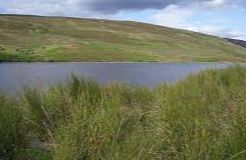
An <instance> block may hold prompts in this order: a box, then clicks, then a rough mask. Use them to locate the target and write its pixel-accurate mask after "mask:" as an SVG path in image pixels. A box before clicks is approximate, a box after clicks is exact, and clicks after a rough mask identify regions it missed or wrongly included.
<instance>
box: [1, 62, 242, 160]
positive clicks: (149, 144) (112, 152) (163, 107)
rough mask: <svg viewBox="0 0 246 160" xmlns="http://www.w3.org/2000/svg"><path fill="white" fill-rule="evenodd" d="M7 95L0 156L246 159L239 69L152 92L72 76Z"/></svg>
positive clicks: (120, 159) (205, 73) (74, 159)
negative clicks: (18, 94)
mask: <svg viewBox="0 0 246 160" xmlns="http://www.w3.org/2000/svg"><path fill="white" fill-rule="evenodd" d="M11 100H12V102H11V101H10V99H7V98H4V97H1V98H0V107H1V108H0V115H1V117H0V128H1V130H0V140H1V144H0V153H1V156H0V159H1V158H2V159H4V158H5V159H37V160H41V159H54V160H80V159H81V160H151V159H153V160H175V159H176V160H200V159H201V160H210V159H213V160H221V159H228V160H229V159H232V160H244V159H246V69H245V68H243V67H230V68H228V69H223V70H208V71H203V72H201V73H200V74H198V75H193V76H189V77H188V78H187V79H185V80H183V81H181V82H178V83H175V84H169V85H167V84H163V85H160V86H158V87H156V88H154V89H149V88H146V87H131V86H127V85H121V84H111V85H107V86H101V85H99V84H97V83H96V82H93V81H86V80H80V79H78V78H77V77H75V76H72V78H71V80H70V81H69V82H68V83H67V85H64V86H62V85H58V86H54V87H52V88H50V89H49V90H48V91H39V90H37V89H26V90H25V91H23V94H22V95H21V98H19V99H18V100H13V99H11ZM16 134H17V135H16ZM34 142H35V143H34ZM12 153H16V155H18V156H17V158H16V157H11V155H12ZM17 153H18V154H17ZM20 153H21V156H19V155H20Z"/></svg>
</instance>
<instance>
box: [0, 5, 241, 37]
mask: <svg viewBox="0 0 246 160" xmlns="http://www.w3.org/2000/svg"><path fill="white" fill-rule="evenodd" d="M0 13H4V14H6V13H8V14H32V15H45V16H72V17H87V18H107V19H116V20H133V21H140V22H147V23H153V24H158V25H164V26H169V27H174V28H181V29H187V30H192V31H197V32H203V33H207V34H212V35H217V36H220V37H228V38H237V39H244V40H246V0H0Z"/></svg>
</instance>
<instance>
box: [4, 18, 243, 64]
mask: <svg viewBox="0 0 246 160" xmlns="http://www.w3.org/2000/svg"><path fill="white" fill-rule="evenodd" d="M0 61H88V62H91V61H134V62H139V61H200V62H204V61H206V62H207V61H209V62H210V61H231V62H232V61H233V62H246V48H243V47H240V46H237V45H234V44H232V43H230V42H228V41H227V40H224V39H221V38H218V37H214V36H209V35H205V34H200V33H195V32H190V31H185V30H178V29H172V28H168V27H162V26H155V25H151V24H144V23H138V22H129V21H109V20H96V19H78V18H61V17H38V16H21V15H0Z"/></svg>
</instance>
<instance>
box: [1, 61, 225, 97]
mask: <svg viewBox="0 0 246 160" xmlns="http://www.w3.org/2000/svg"><path fill="white" fill-rule="evenodd" d="M228 65H229V64H225V63H0V90H1V91H3V92H8V93H11V92H16V91H18V90H20V89H21V88H23V87H24V86H37V87H47V86H49V85H52V84H55V83H63V82H66V81H67V80H68V79H69V77H70V75H71V74H75V75H78V76H79V77H84V78H89V79H93V80H96V81H98V82H100V83H103V84H105V83H110V82H123V83H129V84H133V85H146V86H149V87H154V86H155V85H157V84H159V83H163V82H175V81H177V80H181V79H183V78H185V77H186V76H187V75H189V74H193V73H197V72H199V71H201V70H204V69H208V68H225V67H227V66H228Z"/></svg>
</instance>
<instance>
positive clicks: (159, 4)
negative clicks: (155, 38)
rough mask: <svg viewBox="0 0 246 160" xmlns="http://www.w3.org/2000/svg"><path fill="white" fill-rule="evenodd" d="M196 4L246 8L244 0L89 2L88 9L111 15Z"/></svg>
mask: <svg viewBox="0 0 246 160" xmlns="http://www.w3.org/2000/svg"><path fill="white" fill-rule="evenodd" d="M193 4H197V5H200V6H202V7H203V6H204V7H211V8H212V7H220V6H229V7H234V6H237V7H238V6H239V7H243V6H244V7H246V1H245V0H233V1H232V0H91V1H90V2H88V3H87V5H88V7H89V8H90V9H91V10H93V11H96V12H101V13H108V14H113V13H116V12H118V11H120V10H129V9H139V10H141V9H163V8H165V7H167V6H169V5H179V6H190V5H193Z"/></svg>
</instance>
